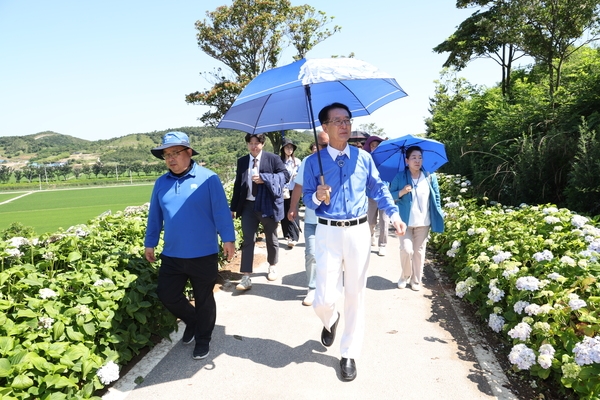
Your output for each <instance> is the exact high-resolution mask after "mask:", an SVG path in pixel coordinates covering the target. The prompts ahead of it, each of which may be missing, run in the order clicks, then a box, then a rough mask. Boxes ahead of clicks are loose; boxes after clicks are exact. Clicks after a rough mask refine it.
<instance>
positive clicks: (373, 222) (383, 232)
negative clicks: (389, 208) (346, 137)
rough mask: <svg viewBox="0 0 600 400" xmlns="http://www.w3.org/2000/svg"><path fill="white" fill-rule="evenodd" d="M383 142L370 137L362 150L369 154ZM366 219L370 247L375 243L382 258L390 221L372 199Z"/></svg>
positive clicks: (381, 139) (378, 138)
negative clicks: (376, 231) (376, 235)
mask: <svg viewBox="0 0 600 400" xmlns="http://www.w3.org/2000/svg"><path fill="white" fill-rule="evenodd" d="M384 140H385V139H383V138H382V137H380V136H377V135H371V136H369V138H368V139H367V140H366V142H365V147H364V150H365V151H366V152H367V153H371V152H373V151H374V150H375V149H376V148H377V146H379V144H380V143H381V142H383V141H384ZM367 218H368V219H369V228H371V246H375V243H377V245H378V246H379V250H378V254H379V256H380V257H383V256H385V254H386V246H387V239H388V230H389V227H390V220H389V218H388V216H387V214H386V213H385V212H384V211H383V210H380V209H378V208H377V203H376V202H375V200H373V199H369V208H368V210H367ZM377 220H379V238H378V239H377V240H376V239H375V227H376V226H377Z"/></svg>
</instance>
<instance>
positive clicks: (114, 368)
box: [96, 361, 119, 385]
mask: <svg viewBox="0 0 600 400" xmlns="http://www.w3.org/2000/svg"><path fill="white" fill-rule="evenodd" d="M96 375H98V379H100V382H102V384H103V385H108V384H109V383H111V382H114V381H116V380H117V379H119V366H118V365H117V364H115V363H114V361H109V362H107V363H106V364H105V365H104V366H103V367H102V368H100V369H98V371H96Z"/></svg>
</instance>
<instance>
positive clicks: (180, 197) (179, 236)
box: [144, 162, 235, 258]
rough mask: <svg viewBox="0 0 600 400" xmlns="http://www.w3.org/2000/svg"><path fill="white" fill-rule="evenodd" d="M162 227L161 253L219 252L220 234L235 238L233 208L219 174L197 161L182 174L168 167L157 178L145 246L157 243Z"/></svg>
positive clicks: (198, 254)
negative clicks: (167, 170) (178, 174)
mask: <svg viewBox="0 0 600 400" xmlns="http://www.w3.org/2000/svg"><path fill="white" fill-rule="evenodd" d="M163 229H164V232H165V234H164V247H163V251H162V254H164V255H166V256H169V257H177V258H197V257H204V256H207V255H210V254H215V253H218V252H219V243H218V240H217V234H218V235H219V236H221V240H222V241H223V242H234V241H235V230H234V227H233V220H232V219H231V212H230V211H229V205H228V203H227V198H226V197H225V190H224V189H223V185H222V184H221V180H220V179H219V177H218V176H217V174H215V173H214V172H213V171H211V170H209V169H207V168H204V167H201V166H199V165H197V164H196V163H195V162H194V163H193V166H192V168H191V169H190V170H189V171H188V172H187V173H186V174H185V175H183V176H181V177H177V176H176V175H174V174H173V173H171V172H170V171H169V172H167V173H166V174H164V175H162V176H161V177H159V178H158V179H157V180H156V183H155V184H154V189H153V190H152V197H151V199H150V211H149V213H148V225H147V227H146V238H145V240H144V246H145V247H156V245H157V244H158V240H159V238H160V232H161V231H162V230H163Z"/></svg>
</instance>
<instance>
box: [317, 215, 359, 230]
mask: <svg viewBox="0 0 600 400" xmlns="http://www.w3.org/2000/svg"><path fill="white" fill-rule="evenodd" d="M365 222H367V216H366V215H365V216H364V217H360V218H354V219H344V220H342V219H325V218H321V217H319V223H320V224H323V225H329V226H339V227H345V226H354V225H360V224H364V223H365Z"/></svg>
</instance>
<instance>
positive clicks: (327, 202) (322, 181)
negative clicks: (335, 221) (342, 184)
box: [321, 175, 330, 205]
mask: <svg viewBox="0 0 600 400" xmlns="http://www.w3.org/2000/svg"><path fill="white" fill-rule="evenodd" d="M321 185H325V177H324V176H323V175H321ZM326 196H327V197H325V200H323V202H324V203H325V204H326V205H329V199H330V198H329V192H327V193H326Z"/></svg>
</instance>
